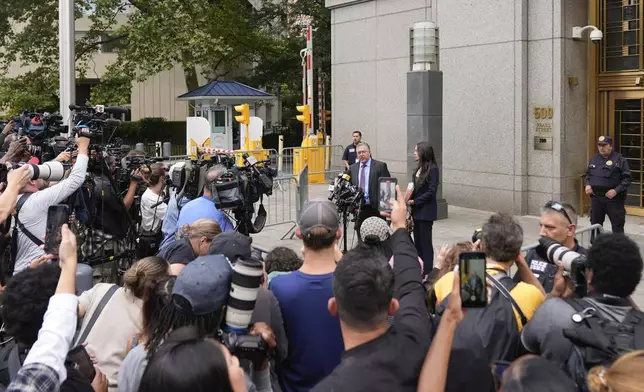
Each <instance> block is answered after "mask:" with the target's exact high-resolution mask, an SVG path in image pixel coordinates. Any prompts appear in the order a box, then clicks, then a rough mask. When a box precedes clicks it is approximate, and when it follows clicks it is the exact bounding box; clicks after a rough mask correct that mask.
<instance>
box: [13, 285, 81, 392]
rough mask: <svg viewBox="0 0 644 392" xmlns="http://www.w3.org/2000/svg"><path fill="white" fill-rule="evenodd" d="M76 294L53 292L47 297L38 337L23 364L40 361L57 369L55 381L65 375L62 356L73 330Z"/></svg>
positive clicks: (62, 378) (76, 309) (71, 337)
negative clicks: (51, 295)
mask: <svg viewBox="0 0 644 392" xmlns="http://www.w3.org/2000/svg"><path fill="white" fill-rule="evenodd" d="M77 313H78V298H77V297H76V296H75V295H74V294H56V295H54V296H53V297H51V298H50V299H49V306H47V312H46V313H45V317H44V319H43V323H42V327H40V331H39V332H38V340H36V343H34V345H33V346H32V347H31V350H29V354H27V358H26V359H25V362H24V363H23V366H25V365H28V364H30V363H41V364H43V365H47V366H49V367H50V368H52V369H54V370H55V371H56V373H58V383H59V384H58V385H60V384H62V383H63V381H65V379H66V378H67V371H66V370H65V358H66V357H67V352H68V351H69V349H70V347H69V346H70V345H71V344H72V339H73V338H74V333H75V332H76V317H77Z"/></svg>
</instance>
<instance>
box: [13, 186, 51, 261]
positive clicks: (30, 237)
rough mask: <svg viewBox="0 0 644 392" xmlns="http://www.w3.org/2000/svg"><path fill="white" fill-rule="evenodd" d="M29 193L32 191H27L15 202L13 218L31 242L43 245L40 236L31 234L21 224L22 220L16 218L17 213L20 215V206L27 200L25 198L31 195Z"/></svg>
mask: <svg viewBox="0 0 644 392" xmlns="http://www.w3.org/2000/svg"><path fill="white" fill-rule="evenodd" d="M31 195H33V193H27V194H24V195H23V196H22V197H21V198H20V200H18V202H17V203H16V216H15V219H16V226H17V227H18V228H19V229H20V231H22V233H23V234H24V235H26V236H27V238H29V239H30V240H31V242H33V243H34V244H36V246H41V245H43V244H44V242H42V240H41V239H40V238H38V237H36V236H35V235H33V233H32V232H30V231H29V230H27V228H26V227H25V225H23V224H22V222H20V219H19V218H18V215H20V209H21V208H22V206H23V205H24V204H25V203H26V202H27V200H28V199H29V198H30V197H31ZM16 251H17V249H16Z"/></svg>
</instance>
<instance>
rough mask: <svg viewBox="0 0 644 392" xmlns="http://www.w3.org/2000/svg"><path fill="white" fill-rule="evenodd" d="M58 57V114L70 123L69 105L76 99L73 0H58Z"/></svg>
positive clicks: (66, 122)
mask: <svg viewBox="0 0 644 392" xmlns="http://www.w3.org/2000/svg"><path fill="white" fill-rule="evenodd" d="M58 59H59V63H60V65H59V78H60V80H59V97H60V108H59V110H60V114H61V115H62V116H63V121H64V122H65V124H67V125H70V124H69V121H70V120H71V111H70V110H69V105H71V104H73V103H75V99H76V71H75V66H74V0H58Z"/></svg>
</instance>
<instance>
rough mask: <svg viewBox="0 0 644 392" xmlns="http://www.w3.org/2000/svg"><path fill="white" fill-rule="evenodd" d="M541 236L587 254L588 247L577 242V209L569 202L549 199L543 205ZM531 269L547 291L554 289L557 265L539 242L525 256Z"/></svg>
mask: <svg viewBox="0 0 644 392" xmlns="http://www.w3.org/2000/svg"><path fill="white" fill-rule="evenodd" d="M539 226H541V230H540V231H539V235H540V236H541V237H547V238H550V239H552V240H554V241H556V242H558V243H560V244H561V245H563V246H565V247H566V248H568V249H572V250H573V251H575V252H577V253H580V254H582V255H586V253H587V252H588V251H587V250H586V248H584V247H582V246H580V245H579V243H577V240H576V239H575V233H576V231H577V211H575V208H574V207H573V206H572V205H570V204H568V203H561V202H558V201H549V202H548V203H546V204H545V205H544V206H543V210H542V212H541V217H540V218H539ZM525 259H526V261H527V262H528V265H529V266H530V270H531V271H532V273H533V274H534V276H535V277H536V278H537V279H538V280H539V282H540V283H541V285H542V286H543V289H544V290H545V291H546V293H549V292H551V291H552V286H553V284H554V278H555V274H556V273H557V265H556V264H554V263H551V262H549V261H548V256H547V255H546V248H545V247H544V246H543V245H541V244H539V246H537V247H536V248H534V249H530V250H529V251H528V254H527V255H526V256H525ZM518 279H519V276H518V275H516V276H515V279H514V281H515V282H518V281H519V280H518Z"/></svg>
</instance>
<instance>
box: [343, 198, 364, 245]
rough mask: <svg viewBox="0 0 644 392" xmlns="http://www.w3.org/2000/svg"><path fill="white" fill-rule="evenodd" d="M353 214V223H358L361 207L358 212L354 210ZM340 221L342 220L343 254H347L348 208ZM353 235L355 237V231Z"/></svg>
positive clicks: (344, 210)
mask: <svg viewBox="0 0 644 392" xmlns="http://www.w3.org/2000/svg"><path fill="white" fill-rule="evenodd" d="M351 214H352V215H353V222H356V221H357V220H358V215H359V214H360V207H358V209H357V210H354V211H353V212H352V213H351ZM340 219H341V220H342V253H347V250H348V249H347V248H348V247H347V233H348V230H347V225H348V221H349V209H348V208H346V209H343V210H342V213H341V215H340ZM353 235H355V231H353Z"/></svg>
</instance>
